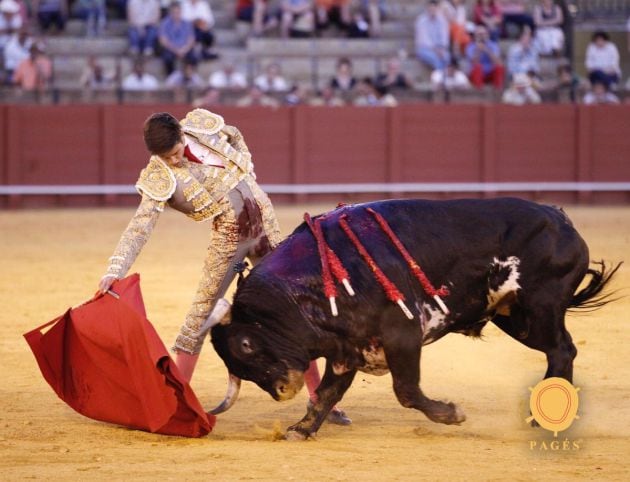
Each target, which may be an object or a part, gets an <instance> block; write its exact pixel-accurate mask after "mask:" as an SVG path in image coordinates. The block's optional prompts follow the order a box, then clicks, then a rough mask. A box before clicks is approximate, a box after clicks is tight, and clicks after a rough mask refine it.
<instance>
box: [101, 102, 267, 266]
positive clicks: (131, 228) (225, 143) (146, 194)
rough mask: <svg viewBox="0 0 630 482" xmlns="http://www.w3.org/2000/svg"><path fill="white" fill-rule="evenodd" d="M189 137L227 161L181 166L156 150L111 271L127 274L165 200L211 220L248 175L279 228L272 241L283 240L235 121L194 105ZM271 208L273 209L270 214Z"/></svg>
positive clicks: (258, 198) (193, 215)
mask: <svg viewBox="0 0 630 482" xmlns="http://www.w3.org/2000/svg"><path fill="white" fill-rule="evenodd" d="M181 125H182V130H183V131H184V134H185V135H186V137H187V141H188V143H189V144H190V143H192V144H193V145H194V144H197V147H199V145H201V147H202V148H205V149H206V150H209V152H211V153H212V154H214V155H217V156H219V158H220V159H221V161H222V164H223V167H216V166H212V165H205V164H199V163H193V162H188V161H184V163H183V164H182V166H180V167H173V166H169V165H167V164H166V163H165V162H164V161H162V160H161V159H160V158H159V156H152V157H151V159H150V160H149V163H148V165H147V167H145V168H144V169H143V170H142V172H141V173H140V177H139V179H138V181H137V183H136V189H137V190H138V192H139V193H140V194H142V200H141V202H140V205H139V206H138V209H137V211H136V213H135V215H134V216H133V218H132V219H131V221H130V222H129V225H128V226H127V228H126V229H125V231H124V232H123V234H122V236H121V238H120V241H119V242H118V245H117V246H116V249H115V250H114V253H113V255H112V257H111V258H110V260H109V266H108V269H107V273H106V276H108V275H110V276H115V277H116V278H122V277H124V276H125V275H126V273H127V271H128V270H129V268H130V267H131V265H132V264H133V262H134V261H135V259H136V257H137V256H138V254H139V253H140V251H141V249H142V247H143V246H144V245H145V243H146V242H147V240H148V238H149V237H150V235H151V233H152V231H153V228H154V226H155V223H156V222H157V219H158V217H159V214H160V213H161V212H162V211H163V210H164V206H165V204H169V205H170V206H171V207H173V208H174V209H177V210H178V211H181V212H182V213H184V214H185V215H186V216H188V217H190V218H192V219H194V220H195V221H208V220H212V219H214V218H215V217H217V216H219V215H220V214H221V213H222V212H223V211H224V210H225V209H228V208H229V202H227V194H228V193H229V192H230V190H232V189H234V187H236V185H237V184H238V183H239V182H241V181H244V182H246V183H247V185H248V186H249V188H250V189H251V191H252V193H253V194H254V197H255V198H256V201H257V202H258V204H259V205H260V208H261V211H263V213H266V214H268V215H263V223H264V224H265V226H264V228H265V231H266V232H267V233H274V238H275V239H270V240H269V241H270V242H271V245H272V246H275V245H276V244H277V243H278V242H279V232H278V228H277V222H276V220H275V216H274V215H273V208H272V207H271V203H270V202H269V199H268V198H267V196H266V195H265V194H264V193H263V191H262V190H261V189H260V187H259V186H258V184H257V183H256V180H255V179H256V176H255V174H254V170H253V169H254V166H253V163H252V159H251V154H250V152H249V149H248V148H247V145H246V144H245V142H244V140H243V136H242V135H241V133H240V132H239V130H238V129H237V128H236V127H233V126H228V125H225V123H224V121H223V119H222V118H221V117H220V116H219V115H217V114H213V113H211V112H209V111H207V110H204V109H195V110H193V111H192V112H189V113H188V114H187V115H186V118H185V119H183V120H182V121H181ZM269 213H271V214H270V215H269Z"/></svg>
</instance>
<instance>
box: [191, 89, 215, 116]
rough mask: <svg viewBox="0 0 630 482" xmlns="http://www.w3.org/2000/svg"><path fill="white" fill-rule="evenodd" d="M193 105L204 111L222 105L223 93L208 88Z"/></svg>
mask: <svg viewBox="0 0 630 482" xmlns="http://www.w3.org/2000/svg"><path fill="white" fill-rule="evenodd" d="M192 105H193V107H201V108H202V109H205V108H208V107H215V106H217V105H221V91H220V90H219V89H215V88H214V87H208V88H207V89H206V91H205V92H204V93H203V95H202V96H201V97H198V98H196V99H195V100H193V102H192ZM210 110H212V109H210Z"/></svg>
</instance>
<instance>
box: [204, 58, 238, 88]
mask: <svg viewBox="0 0 630 482" xmlns="http://www.w3.org/2000/svg"><path fill="white" fill-rule="evenodd" d="M208 84H209V85H210V87H214V88H215V89H245V88H247V79H246V78H245V75H244V74H242V73H241V72H239V71H238V70H236V69H235V67H234V65H233V64H231V63H229V62H226V63H224V64H223V66H222V67H221V70H217V71H216V72H213V73H212V74H210V79H209V80H208Z"/></svg>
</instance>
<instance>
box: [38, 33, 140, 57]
mask: <svg viewBox="0 0 630 482" xmlns="http://www.w3.org/2000/svg"><path fill="white" fill-rule="evenodd" d="M46 45H47V53H48V55H85V56H87V55H96V56H98V57H102V56H120V55H125V54H126V53H127V50H128V48H129V45H128V42H127V38H126V37H112V38H108V39H105V38H86V37H52V36H49V37H47V38H46Z"/></svg>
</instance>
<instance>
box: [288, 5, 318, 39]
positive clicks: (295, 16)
mask: <svg viewBox="0 0 630 482" xmlns="http://www.w3.org/2000/svg"><path fill="white" fill-rule="evenodd" d="M280 8H281V11H282V20H281V23H280V34H281V35H282V37H284V38H288V37H298V38H300V37H310V36H311V35H312V34H313V31H314V29H315V15H314V13H313V2H312V0H282V3H281V6H280Z"/></svg>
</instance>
